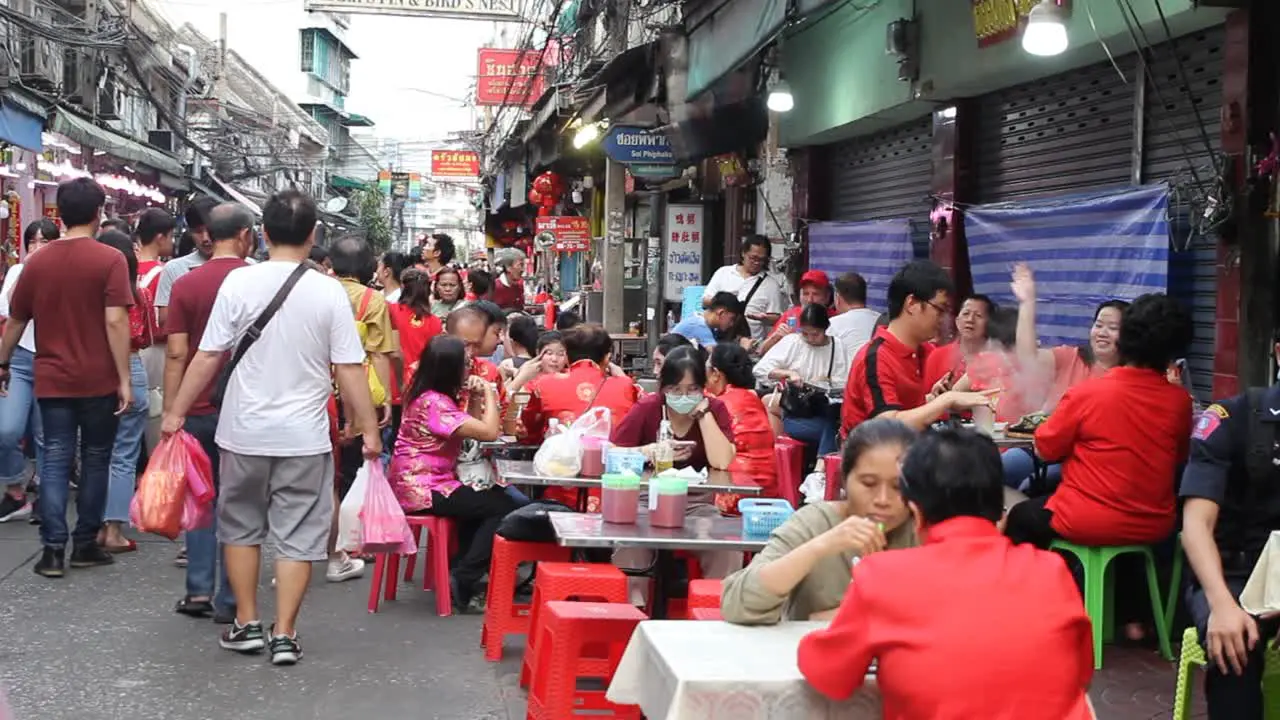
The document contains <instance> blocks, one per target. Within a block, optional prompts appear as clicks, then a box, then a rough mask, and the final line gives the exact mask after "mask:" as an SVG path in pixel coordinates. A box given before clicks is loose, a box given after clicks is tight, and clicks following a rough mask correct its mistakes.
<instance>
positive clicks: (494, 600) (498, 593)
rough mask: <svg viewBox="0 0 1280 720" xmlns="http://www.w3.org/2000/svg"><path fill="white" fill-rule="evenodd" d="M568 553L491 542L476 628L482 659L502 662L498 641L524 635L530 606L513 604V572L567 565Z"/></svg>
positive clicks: (547, 546) (498, 539)
mask: <svg viewBox="0 0 1280 720" xmlns="http://www.w3.org/2000/svg"><path fill="white" fill-rule="evenodd" d="M571 553H572V551H571V550H570V549H569V548H566V547H560V546H559V545H554V544H551V543H539V542H517V541H515V540H507V539H506V538H503V537H495V538H494V539H493V557H492V559H491V560H490V561H489V597H488V602H487V603H486V605H485V609H484V625H483V626H482V627H481V628H480V645H481V646H482V647H484V659H485V660H488V661H489V662H497V661H499V660H501V659H502V641H503V639H504V638H505V637H506V636H507V635H528V634H529V614H530V608H532V607H533V606H532V604H528V605H526V604H524V603H517V602H516V601H515V593H516V569H517V568H518V567H519V566H520V563H527V562H561V563H566V562H569V557H570V555H571Z"/></svg>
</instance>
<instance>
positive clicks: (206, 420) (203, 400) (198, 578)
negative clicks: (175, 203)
mask: <svg viewBox="0 0 1280 720" xmlns="http://www.w3.org/2000/svg"><path fill="white" fill-rule="evenodd" d="M253 222H254V218H253V214H252V213H250V212H249V210H248V209H247V208H245V207H244V206H243V205H240V204H238V203H223V204H221V205H218V206H217V207H215V208H213V209H212V210H211V211H210V212H209V218H208V228H209V235H210V237H211V238H212V239H213V256H212V257H210V258H209V261H208V262H206V263H205V264H203V265H201V266H200V267H197V268H195V269H194V270H192V271H191V272H189V273H187V274H186V275H183V276H182V277H180V278H178V281H177V282H175V283H174V284H173V293H172V295H170V298H169V312H168V314H167V315H166V317H165V332H166V333H168V340H167V350H168V354H167V358H166V362H165V370H164V380H165V382H164V389H165V393H164V397H165V398H166V400H165V404H166V409H167V406H168V404H169V400H168V399H169V398H175V397H177V396H178V388H179V387H180V386H181V385H182V375H183V373H184V372H185V371H186V369H187V365H188V364H190V363H191V359H192V358H193V357H195V354H196V351H197V350H198V349H199V346H200V337H201V336H202V335H204V327H205V325H206V324H207V323H208V322H209V314H210V313H211V312H213V301H214V300H215V299H216V298H217V297H218V288H220V287H222V281H223V280H225V279H226V277H227V275H229V274H230V273H231V271H232V270H235V269H237V268H242V267H245V266H247V265H248V263H246V262H245V260H244V259H245V257H247V256H248V255H249V253H250V252H251V251H252V250H253V246H254V238H253ZM212 391H213V385H212V384H211V385H209V386H208V387H206V388H205V389H204V390H202V391H201V392H200V394H199V395H198V396H197V397H196V401H195V403H194V404H192V406H191V410H190V411H188V412H187V422H186V425H185V426H184V429H185V430H186V431H187V432H189V433H191V435H192V436H194V437H195V439H196V440H199V441H200V445H201V447H203V448H204V451H205V453H206V454H207V455H208V456H209V462H210V465H211V466H212V468H213V478H214V486H215V487H216V486H217V484H218V482H217V480H218V445H217V443H215V442H214V435H215V433H216V432H217V430H218V409H217V408H216V407H214V406H213V404H212V403H210V402H209V395H210V393H211V392H212ZM220 550H221V549H220V548H219V547H218V536H217V519H216V518H215V519H214V524H213V525H211V526H209V527H208V528H205V529H203V530H189V531H187V592H186V595H185V596H184V597H183V598H182V599H181V600H179V601H178V605H177V607H176V608H175V609H176V610H177V612H179V613H181V614H183V615H189V616H191V617H205V616H207V615H209V614H211V613H212V614H213V617H214V621H215V622H219V623H221V624H224V625H229V624H230V623H231V621H232V620H234V619H235V616H236V608H235V598H234V596H232V594H231V585H230V583H228V582H227V570H226V566H225V565H224V564H223V563H222V562H219V558H220V557H221V554H222V553H221V551H220ZM219 570H221V573H219V572H218V571H219ZM215 577H216V578H218V582H217V587H216V589H217V591H218V594H217V597H216V598H215V597H214V589H215V584H214V578H215Z"/></svg>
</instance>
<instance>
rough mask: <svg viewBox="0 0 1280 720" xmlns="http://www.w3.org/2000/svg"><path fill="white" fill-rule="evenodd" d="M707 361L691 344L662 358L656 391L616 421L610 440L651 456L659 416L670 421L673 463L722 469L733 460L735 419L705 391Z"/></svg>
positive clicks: (678, 466)
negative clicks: (674, 445)
mask: <svg viewBox="0 0 1280 720" xmlns="http://www.w3.org/2000/svg"><path fill="white" fill-rule="evenodd" d="M706 386H707V366H706V361H705V360H703V359H702V355H701V353H700V352H699V351H698V350H697V349H696V348H692V347H682V348H676V349H675V350H673V351H671V354H670V355H667V357H666V359H665V360H664V361H663V363H662V374H661V375H659V376H658V392H657V393H655V394H653V395H646V396H644V397H642V398H640V400H639V401H638V402H636V404H635V407H633V408H631V411H630V412H628V413H627V414H626V417H624V418H622V421H621V422H615V423H614V426H613V437H612V438H611V439H612V441H613V444H614V445H616V446H618V447H625V448H640V450H641V451H642V452H643V453H644V454H645V455H646V456H647V457H648V458H649V459H650V460H652V459H653V451H654V448H655V444H656V443H657V442H658V428H659V427H660V426H661V424H662V421H663V420H666V421H667V422H669V423H671V431H672V434H673V435H674V437H675V440H676V447H675V462H674V465H675V467H677V468H684V467H692V468H694V469H698V470H701V469H703V468H707V469H716V470H726V469H728V468H729V464H730V463H732V462H733V458H734V454H735V452H736V451H735V449H734V447H733V418H732V417H731V416H730V414H729V409H728V408H727V407H725V404H724V403H723V402H721V401H720V400H718V399H716V398H709V397H707V396H706V395H705V394H704V392H703V391H704V390H705V389H706Z"/></svg>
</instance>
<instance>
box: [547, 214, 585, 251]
mask: <svg viewBox="0 0 1280 720" xmlns="http://www.w3.org/2000/svg"><path fill="white" fill-rule="evenodd" d="M534 231H535V232H537V233H539V234H541V233H544V232H546V233H551V234H552V235H554V236H555V238H556V244H555V249H556V252H586V251H587V250H590V249H591V221H590V220H588V219H587V218H584V217H564V216H547V217H540V218H537V219H536V220H535V221H534Z"/></svg>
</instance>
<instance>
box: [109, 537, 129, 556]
mask: <svg viewBox="0 0 1280 720" xmlns="http://www.w3.org/2000/svg"><path fill="white" fill-rule="evenodd" d="M102 549H103V550H106V551H107V552H109V553H111V554H112V555H119V554H121V553H131V552H134V551H136V550H137V549H138V543H136V542H134V541H133V540H129V539H126V540H125V541H124V544H123V545H103V546H102Z"/></svg>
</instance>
